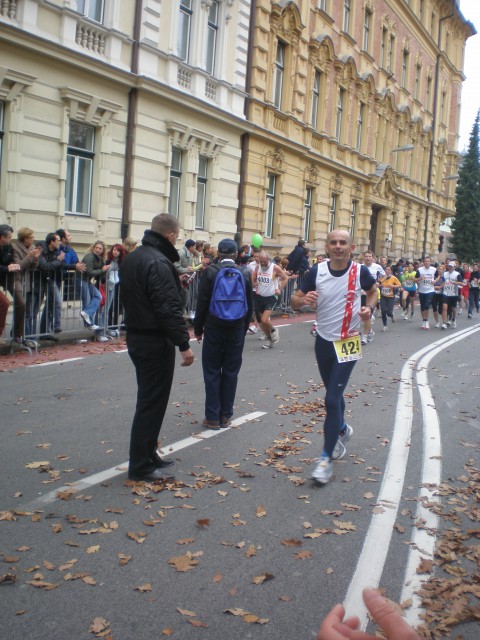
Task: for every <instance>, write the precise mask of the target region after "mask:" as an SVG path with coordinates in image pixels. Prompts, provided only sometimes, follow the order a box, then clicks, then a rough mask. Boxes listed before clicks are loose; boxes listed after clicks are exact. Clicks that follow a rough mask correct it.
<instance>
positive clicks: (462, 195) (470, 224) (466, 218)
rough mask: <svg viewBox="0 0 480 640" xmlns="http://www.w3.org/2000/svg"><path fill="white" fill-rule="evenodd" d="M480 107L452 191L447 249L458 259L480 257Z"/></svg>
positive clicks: (465, 259) (464, 259)
mask: <svg viewBox="0 0 480 640" xmlns="http://www.w3.org/2000/svg"><path fill="white" fill-rule="evenodd" d="M479 126H480V111H479V112H478V113H477V117H476V118H475V124H474V125H473V128H472V132H471V134H470V142H469V145H468V151H467V154H466V155H465V157H464V158H463V162H462V165H461V167H460V168H459V171H458V175H459V178H458V182H457V190H456V194H455V212H456V213H455V219H454V221H453V225H452V235H451V237H450V242H449V249H450V250H451V251H452V252H453V253H455V254H456V256H457V259H458V260H462V261H466V262H472V260H478V259H479V258H480V153H479V149H480V147H479Z"/></svg>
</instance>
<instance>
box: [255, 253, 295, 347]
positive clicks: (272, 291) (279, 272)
mask: <svg viewBox="0 0 480 640" xmlns="http://www.w3.org/2000/svg"><path fill="white" fill-rule="evenodd" d="M252 282H253V289H254V291H255V293H254V296H253V298H254V303H255V314H256V317H257V322H259V323H260V326H261V327H262V330H263V332H264V333H265V335H266V336H267V339H266V342H265V344H264V345H262V349H271V348H272V347H273V345H274V344H275V343H277V342H278V340H279V335H278V329H275V328H274V326H273V324H272V323H271V321H270V316H271V315H272V311H273V310H274V309H275V308H276V306H277V304H278V301H279V299H280V295H281V293H282V289H283V288H284V287H285V286H286V284H287V282H288V276H287V274H286V273H285V271H284V270H283V269H281V268H280V267H279V266H278V265H277V264H275V263H274V262H272V259H271V258H270V256H269V255H268V253H267V252H266V251H262V252H261V253H260V256H259V264H258V265H257V268H256V269H255V271H254V272H253V273H252Z"/></svg>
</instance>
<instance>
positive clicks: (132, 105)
mask: <svg viewBox="0 0 480 640" xmlns="http://www.w3.org/2000/svg"><path fill="white" fill-rule="evenodd" d="M142 5H143V0H136V3H135V18H134V24H133V45H132V61H131V64H130V71H131V73H132V75H133V76H134V78H133V82H134V83H136V80H137V77H138V58H139V50H140V29H141V24H142V22H141V21H142V10H143V6H142ZM137 107H138V89H137V87H136V86H132V87H131V88H130V90H129V92H128V114H127V135H126V143H125V169H124V174H123V204H122V223H121V227H120V237H121V238H122V240H125V238H127V237H128V236H129V232H130V222H131V210H132V168H133V142H134V138H135V121H136V118H137Z"/></svg>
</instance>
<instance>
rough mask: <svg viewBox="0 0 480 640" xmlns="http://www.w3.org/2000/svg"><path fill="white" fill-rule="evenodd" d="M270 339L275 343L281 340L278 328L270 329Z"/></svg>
mask: <svg viewBox="0 0 480 640" xmlns="http://www.w3.org/2000/svg"><path fill="white" fill-rule="evenodd" d="M270 340H271V341H272V342H273V344H277V342H278V341H279V340H280V336H279V335H278V329H272V330H271V331H270Z"/></svg>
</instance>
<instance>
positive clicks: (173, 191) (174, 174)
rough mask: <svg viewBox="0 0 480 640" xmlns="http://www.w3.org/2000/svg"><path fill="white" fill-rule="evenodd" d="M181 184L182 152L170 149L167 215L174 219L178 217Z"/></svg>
mask: <svg viewBox="0 0 480 640" xmlns="http://www.w3.org/2000/svg"><path fill="white" fill-rule="evenodd" d="M181 184H182V151H181V150H180V149H175V148H173V149H172V159H171V163H170V197H169V199H168V213H169V214H170V215H172V216H175V217H176V218H178V217H179V215H180V188H181Z"/></svg>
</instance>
